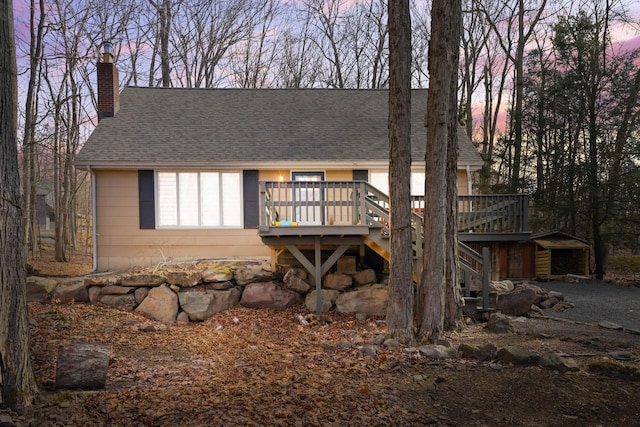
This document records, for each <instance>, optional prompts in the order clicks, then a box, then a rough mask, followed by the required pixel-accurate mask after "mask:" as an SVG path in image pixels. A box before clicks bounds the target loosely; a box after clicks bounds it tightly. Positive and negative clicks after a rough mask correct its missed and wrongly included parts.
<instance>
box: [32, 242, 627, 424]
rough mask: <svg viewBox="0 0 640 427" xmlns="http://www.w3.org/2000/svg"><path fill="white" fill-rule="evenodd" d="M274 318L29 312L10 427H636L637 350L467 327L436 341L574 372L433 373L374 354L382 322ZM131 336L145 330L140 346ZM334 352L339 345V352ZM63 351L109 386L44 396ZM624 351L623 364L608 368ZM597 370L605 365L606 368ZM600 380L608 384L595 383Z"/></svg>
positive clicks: (38, 307)
mask: <svg viewBox="0 0 640 427" xmlns="http://www.w3.org/2000/svg"><path fill="white" fill-rule="evenodd" d="M72 259H74V260H75V261H73V262H71V263H54V262H52V257H51V255H47V254H44V256H43V257H41V258H40V259H39V260H36V261H33V260H30V263H31V264H32V265H33V266H34V267H35V269H36V270H37V271H38V273H39V274H40V275H49V276H58V277H70V276H77V275H81V274H86V273H87V272H88V271H89V270H90V268H91V266H90V259H89V258H82V259H78V257H74V258H72ZM296 313H305V314H306V311H305V309H304V308H303V307H302V306H297V307H293V308H291V309H289V310H285V311H274V310H253V309H245V308H242V307H236V308H233V309H231V310H228V311H225V312H223V313H219V314H217V315H215V316H214V317H213V318H211V319H209V320H208V321H206V322H202V323H190V324H182V325H179V324H176V325H163V324H160V323H157V322H152V321H150V320H148V319H146V318H144V317H142V316H140V315H138V314H135V313H128V312H124V311H119V310H115V309H112V308H107V307H101V306H95V305H84V304H75V305H57V304H39V303H31V304H29V314H30V319H31V341H32V358H33V366H34V369H35V372H36V377H37V380H38V382H39V384H40V386H41V392H42V394H41V397H40V398H39V400H38V402H37V403H36V405H35V406H34V407H33V408H32V409H31V412H30V413H27V414H26V415H25V416H23V417H22V418H21V419H22V420H23V421H22V422H23V425H24V424H26V425H32V426H241V425H242V426H244V425H248V426H271V425H276V426H365V425H366V426H387V425H392V426H414V425H415V426H419V425H437V426H474V425H475V426H494V425H505V426H565V425H580V426H620V425H629V426H632V425H640V421H639V420H640V404H639V403H638V396H640V381H637V380H635V381H634V380H633V377H630V376H628V375H624V371H623V370H613V371H607V370H605V371H604V372H602V371H598V372H596V371H592V370H590V369H589V364H591V363H593V362H605V363H606V362H613V363H615V366H619V367H623V368H624V367H628V368H631V369H638V367H639V365H640V359H639V358H640V336H638V335H631V334H628V333H623V332H619V331H610V330H605V329H601V328H598V327H595V326H592V325H584V324H576V323H571V322H566V321H558V320H551V319H526V320H523V321H521V322H516V323H515V326H516V328H517V333H516V334H506V335H497V334H493V333H491V332H489V331H488V330H487V329H486V328H484V324H482V323H478V324H472V325H470V326H469V327H468V328H467V329H465V330H464V331H461V332H458V333H452V334H449V335H448V336H447V337H446V338H447V339H448V340H449V342H450V343H451V344H452V345H453V346H456V347H457V346H458V345H459V344H460V343H462V342H465V343H472V344H480V345H481V344H485V343H488V342H491V343H493V344H495V345H496V346H497V347H498V348H500V347H504V346H507V345H514V346H519V347H523V348H526V349H530V350H535V351H537V352H539V353H546V352H557V353H561V354H564V355H567V356H571V357H573V358H574V359H575V360H576V361H577V363H578V365H579V366H580V371H579V372H567V373H557V372H553V371H550V370H548V369H543V368H540V367H537V366H527V367H522V366H510V365H503V364H500V363H495V362H479V361H472V360H464V359H455V360H448V361H435V360H430V359H427V358H424V357H421V356H419V355H417V354H407V353H404V352H403V351H402V349H401V348H400V349H385V348H384V347H381V350H380V352H379V353H378V355H377V356H376V357H373V358H372V357H363V356H362V355H361V354H360V351H359V350H358V346H359V345H362V344H371V342H372V341H373V339H374V338H375V337H376V336H378V335H379V334H384V333H385V325H384V323H383V322H381V321H380V320H382V319H367V320H356V319H355V318H354V317H353V316H351V315H342V314H335V313H334V314H330V315H329V316H327V318H326V320H327V321H326V322H325V321H315V322H312V323H311V324H310V325H308V326H303V325H301V324H300V323H299V322H298V321H296V320H295V314H296ZM142 329H145V330H147V331H146V332H145V331H143V330H142ZM340 340H347V341H349V342H350V343H351V346H350V347H349V348H341V347H340V346H339V345H337V344H338V342H339V341H340ZM67 342H100V343H107V344H110V345H111V346H112V358H111V363H110V366H109V371H108V375H107V386H106V388H105V389H104V390H98V391H66V390H54V389H53V385H54V381H55V366H56V357H57V350H58V348H59V347H60V345H62V344H63V343H67ZM612 351H628V352H630V353H632V354H633V355H635V360H632V361H629V362H620V361H615V360H612V358H611V356H610V352H612ZM604 366H608V365H606V364H605V365H604ZM607 373H608V374H607Z"/></svg>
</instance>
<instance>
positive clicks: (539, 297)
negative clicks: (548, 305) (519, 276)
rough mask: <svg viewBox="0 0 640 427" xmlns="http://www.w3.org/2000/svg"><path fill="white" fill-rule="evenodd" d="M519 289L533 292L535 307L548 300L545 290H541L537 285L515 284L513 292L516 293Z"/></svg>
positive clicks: (527, 283)
mask: <svg viewBox="0 0 640 427" xmlns="http://www.w3.org/2000/svg"><path fill="white" fill-rule="evenodd" d="M520 289H529V290H532V291H533V292H535V294H536V300H535V301H534V304H535V305H539V304H540V302H541V301H544V300H546V299H548V298H549V293H548V292H547V290H546V289H543V288H541V287H540V286H538V285H534V284H533V283H529V282H519V283H516V284H515V287H514V289H513V290H514V291H518V290H520Z"/></svg>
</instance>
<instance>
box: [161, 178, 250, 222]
mask: <svg viewBox="0 0 640 427" xmlns="http://www.w3.org/2000/svg"><path fill="white" fill-rule="evenodd" d="M240 179H241V178H240V173H238V172H158V179H157V183H158V184H157V188H156V193H157V200H158V205H157V207H158V210H157V212H158V213H157V215H158V226H159V227H189V228H196V227H241V226H242V190H241V189H242V186H241V182H240Z"/></svg>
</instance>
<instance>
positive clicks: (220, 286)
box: [207, 282, 233, 291]
mask: <svg viewBox="0 0 640 427" xmlns="http://www.w3.org/2000/svg"><path fill="white" fill-rule="evenodd" d="M207 286H209V288H210V289H215V290H217V291H226V290H227V289H231V288H233V282H214V283H207Z"/></svg>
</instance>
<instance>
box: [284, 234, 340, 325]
mask: <svg viewBox="0 0 640 427" xmlns="http://www.w3.org/2000/svg"><path fill="white" fill-rule="evenodd" d="M285 247H286V248H287V250H288V251H289V252H290V253H291V255H293V256H294V257H295V258H296V260H298V262H299V263H300V264H302V266H303V267H304V268H305V269H306V270H307V271H308V272H309V274H311V275H312V276H313V278H314V281H315V285H316V312H317V314H318V316H320V315H321V314H322V293H321V292H320V291H321V290H322V276H324V275H325V273H327V272H328V271H329V269H330V268H331V267H333V265H334V264H335V263H336V262H338V260H339V259H340V257H341V256H342V255H344V253H345V252H346V251H347V249H349V244H343V245H340V246H338V247H337V248H336V249H335V250H334V251H333V253H332V254H331V256H330V257H329V258H328V259H327V260H326V261H325V262H324V264H323V263H322V237H321V236H315V237H314V239H313V249H314V262H313V263H311V262H310V261H309V259H307V257H306V256H304V254H303V253H302V252H301V251H300V249H298V248H297V247H296V246H295V245H291V244H289V245H286V246H285Z"/></svg>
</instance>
